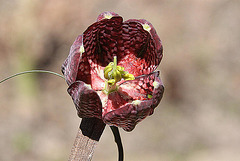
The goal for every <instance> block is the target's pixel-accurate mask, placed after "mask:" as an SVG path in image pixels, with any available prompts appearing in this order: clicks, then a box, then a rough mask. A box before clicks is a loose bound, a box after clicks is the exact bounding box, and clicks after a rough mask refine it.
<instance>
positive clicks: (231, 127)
mask: <svg viewBox="0 0 240 161" xmlns="http://www.w3.org/2000/svg"><path fill="white" fill-rule="evenodd" d="M103 11H114V12H116V13H118V14H119V15H121V16H123V18H124V19H125V20H127V19H130V18H137V19H138V18H143V19H147V20H148V21H150V22H151V23H152V24H153V25H154V26H155V28H156V30H157V32H158V34H159V36H160V38H161V39H162V41H163V46H164V58H163V60H162V63H161V65H160V67H159V70H161V77H162V79H163V81H164V84H165V94H164V97H163V100H162V102H161V103H160V105H159V107H158V108H157V109H156V110H155V113H154V115H152V116H151V117H148V118H147V119H146V120H144V121H143V122H141V123H140V124H139V125H138V126H137V127H136V129H135V130H134V131H132V132H130V133H127V132H125V131H123V130H121V131H120V132H121V134H122V139H123V143H124V148H125V159H126V161H239V160H240V153H239V152H240V99H239V96H240V92H239V91H240V74H239V69H240V54H239V51H240V1H239V0H208V1H207V0H182V1H180V0H175V1H169V0H131V1H130V0H121V1H120V0H102V1H99V0H67V1H64V0H41V1H34V0H21V1H17V0H0V79H2V78H5V77H7V76H9V75H11V74H13V73H16V72H21V71H25V70H30V69H45V70H51V71H55V72H58V73H60V67H61V64H62V63H63V61H64V60H65V58H66V57H67V55H68V52H69V48H70V46H71V44H72V43H73V41H74V39H75V38H76V37H77V35H79V34H81V33H82V32H83V31H84V30H85V29H86V28H87V27H88V26H89V25H90V24H92V23H93V22H94V21H95V20H96V18H97V16H98V15H99V14H100V13H101V12H103ZM66 89H67V85H66V83H65V81H64V80H63V79H61V78H58V77H56V76H52V75H48V74H28V75H25V76H19V77H18V78H15V79H12V80H9V81H7V82H5V83H2V84H0V91H1V92H0V139H1V141H0V160H1V161H13V160H18V161H32V160H34V161H63V160H67V158H68V155H69V152H70V150H71V146H72V144H73V141H74V138H75V136H76V133H77V128H78V126H79V123H80V119H79V118H78V117H77V115H76V111H75V107H74V105H73V103H72V100H71V98H70V96H69V95H68V94H67V92H66ZM93 160H95V161H112V160H117V148H116V145H115V143H114V140H113V136H112V133H111V131H110V130H109V127H107V128H106V129H105V131H104V133H103V136H102V138H101V140H100V142H99V144H98V146H97V148H96V151H95V153H94V157H93Z"/></svg>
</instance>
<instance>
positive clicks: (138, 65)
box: [62, 12, 164, 131]
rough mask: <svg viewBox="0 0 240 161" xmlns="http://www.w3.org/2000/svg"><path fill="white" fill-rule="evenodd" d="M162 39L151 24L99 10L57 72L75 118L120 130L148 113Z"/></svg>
mask: <svg viewBox="0 0 240 161" xmlns="http://www.w3.org/2000/svg"><path fill="white" fill-rule="evenodd" d="M162 51H163V48H162V44H161V40H160V39H159V37H158V35H157V33H156V31H155V29H154V28H153V26H152V24H151V23H149V22H148V21H146V20H143V19H140V20H137V19H130V20H127V21H124V22H123V19H122V17H120V16H119V15H118V14H116V13H113V12H104V13H102V14H100V15H99V16H98V18H97V22H95V23H93V24H92V25H91V26H89V27H88V28H87V30H86V31H85V32H84V33H83V34H82V35H80V36H78V37H77V39H76V40H75V42H74V43H73V45H72V47H71V50H70V53H69V56H68V58H67V59H66V60H65V62H64V64H63V65H62V72H63V74H64V76H65V79H66V81H67V84H68V85H69V88H68V93H69V94H70V95H71V97H72V99H73V102H74V104H75V106H76V109H77V112H78V116H79V117H81V118H91V117H96V118H99V119H101V120H103V122H104V123H106V124H108V125H113V126H117V127H122V128H123V129H124V130H126V131H131V130H133V129H134V127H135V126H136V124H137V123H138V122H140V121H141V120H143V119H144V118H146V117H147V116H149V115H151V114H152V113H153V111H154V108H155V107H157V105H158V104H159V102H160V100H161V98H162V95H163V91H164V88H163V84H162V82H161V80H160V78H159V71H155V69H156V68H157V67H158V65H159V63H160V61H161V59H162Z"/></svg>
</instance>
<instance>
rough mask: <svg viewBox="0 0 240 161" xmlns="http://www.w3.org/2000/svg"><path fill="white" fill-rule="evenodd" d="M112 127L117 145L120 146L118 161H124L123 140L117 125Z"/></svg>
mask: <svg viewBox="0 0 240 161" xmlns="http://www.w3.org/2000/svg"><path fill="white" fill-rule="evenodd" d="M110 128H111V130H112V132H113V135H114V138H115V142H116V144H117V147H118V161H123V156H124V155H123V145H122V140H121V136H120V133H119V130H118V128H117V127H116V126H110Z"/></svg>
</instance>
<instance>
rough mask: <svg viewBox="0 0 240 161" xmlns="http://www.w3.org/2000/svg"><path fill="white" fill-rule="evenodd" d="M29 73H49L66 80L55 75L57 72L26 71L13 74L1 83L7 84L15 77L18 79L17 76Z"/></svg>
mask: <svg viewBox="0 0 240 161" xmlns="http://www.w3.org/2000/svg"><path fill="white" fill-rule="evenodd" d="M27 73H49V74H54V75H56V76H59V77H61V78H63V79H65V78H64V76H62V75H60V74H58V73H55V72H51V71H47V70H29V71H24V72H20V73H16V74H13V75H11V76H9V77H7V78H5V79H3V80H1V81H0V83H3V82H5V81H7V80H9V79H11V78H13V77H16V76H19V75H22V74H27Z"/></svg>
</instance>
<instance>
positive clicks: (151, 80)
mask: <svg viewBox="0 0 240 161" xmlns="http://www.w3.org/2000/svg"><path fill="white" fill-rule="evenodd" d="M157 85H163V84H162V82H161V81H160V79H159V71H157V72H154V73H151V74H148V75H142V76H139V77H136V78H135V79H134V80H129V81H126V82H123V83H122V84H120V86H119V89H118V92H119V93H120V95H122V96H123V97H125V98H129V99H132V100H146V99H150V98H151V97H152V95H153V91H154V90H155V88H156V86H157ZM154 86H155V87H154Z"/></svg>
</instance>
